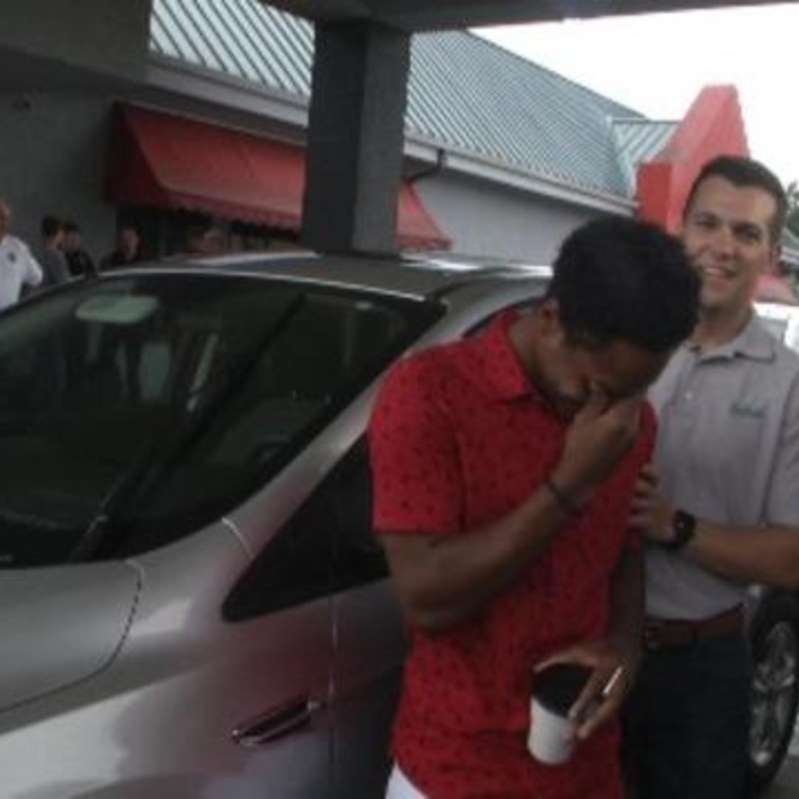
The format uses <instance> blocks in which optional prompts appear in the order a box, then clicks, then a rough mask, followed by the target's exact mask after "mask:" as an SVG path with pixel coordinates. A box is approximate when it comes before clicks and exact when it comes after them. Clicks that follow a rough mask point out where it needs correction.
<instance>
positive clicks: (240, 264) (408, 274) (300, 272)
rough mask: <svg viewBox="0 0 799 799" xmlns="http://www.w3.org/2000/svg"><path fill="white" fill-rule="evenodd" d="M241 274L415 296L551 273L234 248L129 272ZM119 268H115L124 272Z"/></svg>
mask: <svg viewBox="0 0 799 799" xmlns="http://www.w3.org/2000/svg"><path fill="white" fill-rule="evenodd" d="M140 269H146V270H147V271H152V270H154V269H157V270H159V271H170V272H177V271H179V272H186V271H187V270H190V271H191V272H193V273H205V274H207V273H218V274H241V275H252V276H257V277H263V278H275V279H277V278H280V279H289V280H294V281H300V282H304V281H308V282H313V283H315V284H323V285H329V286H339V287H342V286H344V287H347V288H359V289H365V290H374V291H380V292H383V293H389V294H398V295H403V296H407V297H413V298H417V299H427V298H430V297H435V296H441V295H443V294H446V293H447V292H448V291H451V290H453V289H455V288H459V287H461V286H463V285H470V284H474V283H476V282H480V281H506V280H528V281H529V280H533V281H536V282H538V283H543V282H544V281H546V280H547V279H548V278H549V277H551V274H552V270H551V268H550V267H548V266H538V265H532V264H524V263H521V262H517V261H508V260H503V259H490V258H469V257H459V256H453V255H451V254H449V253H447V254H433V255H403V256H397V255H394V256H385V255H332V254H331V255H327V254H325V255H321V254H317V253H288V254H287V253H281V254H275V253H236V254H234V255H221V256H213V257H201V258H195V257H191V256H179V257H175V258H166V259H163V260H160V261H152V262H150V263H148V264H143V265H142V266H140V267H137V268H133V269H125V270H124V271H125V272H131V271H140ZM122 271H123V270H122V269H116V270H114V272H113V273H111V274H121V273H122Z"/></svg>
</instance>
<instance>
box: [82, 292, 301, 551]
mask: <svg viewBox="0 0 799 799" xmlns="http://www.w3.org/2000/svg"><path fill="white" fill-rule="evenodd" d="M305 303H306V296H305V294H298V295H297V296H296V297H294V299H292V300H291V302H289V304H288V306H287V307H286V309H285V310H284V311H283V312H282V313H281V314H280V316H278V318H277V319H276V320H275V323H274V324H273V325H272V326H271V327H269V329H268V330H267V331H266V332H265V333H264V335H263V336H262V337H261V339H260V341H259V342H258V344H257V345H256V346H255V347H254V348H253V350H252V352H251V354H250V355H249V357H247V358H246V359H244V360H243V362H241V363H240V365H239V367H238V369H237V370H236V371H235V373H234V374H233V375H231V377H230V378H229V379H228V380H227V381H225V382H223V383H222V385H221V386H220V387H219V389H218V391H217V392H216V395H212V396H211V397H209V398H208V400H207V402H206V403H205V404H200V405H198V406H196V407H199V410H198V411H196V412H193V413H191V414H189V415H187V416H184V417H183V419H184V423H183V424H182V425H181V426H180V427H179V429H178V432H177V433H176V435H175V436H173V437H168V439H167V441H166V443H165V444H162V443H161V439H160V437H159V436H158V435H154V436H153V437H152V439H151V441H150V442H148V445H147V446H146V447H145V449H144V451H143V452H142V454H141V455H140V456H139V457H138V458H136V459H134V461H133V463H132V465H131V466H130V467H129V468H128V469H127V470H126V471H125V472H123V474H122V475H121V476H120V478H119V479H118V480H117V481H116V482H115V483H114V484H113V485H112V486H111V488H110V489H109V491H108V492H107V493H106V495H105V496H104V497H103V499H102V500H101V502H100V504H99V505H98V508H97V510H96V512H95V513H94V515H93V517H92V519H91V521H90V522H89V525H88V527H87V528H86V531H85V532H84V533H83V535H82V536H81V538H80V540H79V541H78V543H77V544H76V546H75V548H74V549H73V551H72V554H71V556H70V560H71V561H73V562H74V561H78V560H85V559H87V558H90V557H91V556H92V555H94V554H95V553H96V552H97V550H98V548H99V546H100V545H101V544H104V543H105V541H106V533H107V530H108V528H109V526H110V524H111V522H112V520H113V519H114V518H115V517H116V516H117V515H118V513H119V511H120V509H121V508H122V507H123V506H124V505H125V504H126V503H127V502H128V501H129V500H130V499H131V498H132V497H134V496H136V495H142V494H144V493H146V492H147V491H148V490H149V488H150V487H151V486H152V485H153V484H154V483H155V482H156V481H157V480H158V479H160V478H161V477H162V476H163V474H164V473H165V472H166V471H167V470H168V469H170V468H171V467H172V466H173V465H174V464H175V463H176V462H177V461H178V460H179V459H180V458H181V456H182V455H183V454H184V452H186V450H188V449H190V448H191V447H192V446H193V445H194V444H195V442H196V441H197V440H198V439H199V438H201V437H202V435H203V434H204V433H205V432H206V430H207V428H208V427H209V426H210V424H211V422H212V420H213V419H214V417H215V416H216V414H217V412H218V411H219V410H221V409H222V408H223V407H224V406H225V405H226V404H227V403H228V402H229V401H230V400H231V399H232V398H233V396H234V395H235V394H236V392H238V390H239V389H240V388H242V387H243V386H244V385H245V383H246V382H247V380H248V379H249V377H250V374H251V373H252V371H253V369H254V368H255V367H256V365H257V364H258V362H259V361H260V360H261V358H262V356H263V353H264V352H265V351H266V349H267V348H268V347H269V346H270V345H271V344H272V342H273V341H274V340H275V339H277V337H278V336H280V335H281V333H283V331H284V330H285V329H286V327H287V326H288V325H289V323H290V322H291V321H292V319H293V318H294V317H295V316H296V315H297V313H299V311H300V310H301V309H302V307H303V306H304V305H305ZM190 396H191V398H192V400H194V401H195V402H196V400H197V398H198V396H199V394H197V393H194V394H191V395H190Z"/></svg>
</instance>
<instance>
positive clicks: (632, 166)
mask: <svg viewBox="0 0 799 799" xmlns="http://www.w3.org/2000/svg"><path fill="white" fill-rule="evenodd" d="M678 124H679V123H678V122H656V121H654V120H650V119H614V120H613V139H614V141H615V142H616V149H617V152H618V158H619V164H620V166H621V169H622V172H623V174H624V179H625V183H626V186H627V194H628V195H629V196H630V197H632V196H634V195H635V189H636V175H637V172H638V167H639V165H640V164H642V163H643V162H644V161H651V160H652V159H653V158H655V156H657V155H658V154H659V153H660V151H661V150H662V149H663V148H664V147H665V146H666V144H667V143H668V141H669V139H670V138H671V137H672V135H673V134H674V131H675V130H677V125H678Z"/></svg>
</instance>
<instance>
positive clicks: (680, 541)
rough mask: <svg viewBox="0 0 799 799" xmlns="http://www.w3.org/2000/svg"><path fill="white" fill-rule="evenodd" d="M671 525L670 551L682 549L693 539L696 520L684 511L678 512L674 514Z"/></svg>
mask: <svg viewBox="0 0 799 799" xmlns="http://www.w3.org/2000/svg"><path fill="white" fill-rule="evenodd" d="M671 524H672V528H673V529H674V538H673V539H672V541H671V543H670V544H669V546H670V548H671V549H682V547H684V546H685V545H686V544H687V543H688V542H689V541H690V540H691V539H692V538H693V537H694V531H695V529H696V518H695V517H694V516H692V515H691V514H690V513H687V512H686V511H684V510H678V511H675V512H674V518H673V519H672V523H671Z"/></svg>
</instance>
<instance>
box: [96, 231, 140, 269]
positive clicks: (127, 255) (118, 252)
mask: <svg viewBox="0 0 799 799" xmlns="http://www.w3.org/2000/svg"><path fill="white" fill-rule="evenodd" d="M142 258H143V256H142V251H141V235H140V234H139V231H138V228H136V226H135V225H132V224H130V223H126V224H124V225H122V227H120V228H119V233H118V235H117V246H116V249H115V250H114V251H113V252H110V253H109V254H108V255H106V256H105V257H104V258H103V259H102V260H101V261H100V271H105V270H106V269H115V268H117V267H120V266H130V265H132V264H135V263H136V262H137V261H141V260H142Z"/></svg>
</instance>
